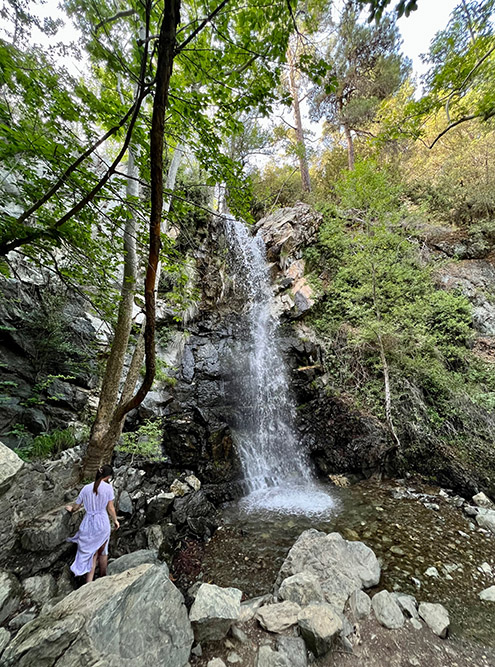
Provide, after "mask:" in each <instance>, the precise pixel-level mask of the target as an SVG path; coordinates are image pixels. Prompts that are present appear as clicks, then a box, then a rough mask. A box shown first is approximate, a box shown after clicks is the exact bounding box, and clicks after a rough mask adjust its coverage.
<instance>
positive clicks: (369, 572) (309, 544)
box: [277, 529, 380, 612]
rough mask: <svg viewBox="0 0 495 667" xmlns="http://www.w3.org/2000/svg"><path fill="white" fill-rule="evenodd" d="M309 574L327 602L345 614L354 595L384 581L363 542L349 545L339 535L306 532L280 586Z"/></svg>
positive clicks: (282, 574)
mask: <svg viewBox="0 0 495 667" xmlns="http://www.w3.org/2000/svg"><path fill="white" fill-rule="evenodd" d="M300 572H307V573H309V574H312V575H314V576H315V577H316V578H317V579H318V581H319V582H320V585H321V588H322V590H323V594H324V597H325V600H326V601H327V602H329V603H330V604H331V605H332V606H333V607H334V609H335V610H336V611H339V612H342V611H343V610H344V606H345V604H346V602H347V600H348V599H349V597H350V595H351V594H352V593H353V592H354V591H355V590H356V589H361V588H363V587H365V588H369V587H371V586H375V585H376V584H377V583H378V582H379V580H380V564H379V562H378V559H377V558H376V556H375V554H374V553H373V551H372V550H371V549H370V548H369V547H367V546H366V545H365V544H363V543H362V542H357V541H347V540H344V538H343V537H342V536H341V535H340V534H339V533H330V534H328V535H327V534H326V533H322V532H319V531H317V530H314V529H311V530H306V531H305V532H304V533H302V534H301V535H300V536H299V538H298V539H297V541H296V542H295V544H294V546H293V547H292V548H291V550H290V551H289V553H288V555H287V558H286V559H285V561H284V563H283V564H282V567H281V569H280V572H279V575H278V578H277V584H278V585H280V584H281V582H282V581H283V580H284V579H286V578H287V577H290V576H292V575H294V574H297V573H300Z"/></svg>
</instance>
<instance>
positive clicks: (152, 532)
mask: <svg viewBox="0 0 495 667" xmlns="http://www.w3.org/2000/svg"><path fill="white" fill-rule="evenodd" d="M145 533H146V541H147V542H148V549H150V550H152V551H157V552H159V551H160V547H161V546H162V544H163V530H162V527H161V526H158V525H154V526H148V527H147V528H146V529H145Z"/></svg>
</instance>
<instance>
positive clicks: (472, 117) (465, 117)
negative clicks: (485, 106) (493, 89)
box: [428, 109, 495, 149]
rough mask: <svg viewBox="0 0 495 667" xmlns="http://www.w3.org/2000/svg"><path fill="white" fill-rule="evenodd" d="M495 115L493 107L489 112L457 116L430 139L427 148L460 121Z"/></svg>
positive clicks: (485, 118) (486, 118) (487, 117)
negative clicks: (456, 118) (457, 118)
mask: <svg viewBox="0 0 495 667" xmlns="http://www.w3.org/2000/svg"><path fill="white" fill-rule="evenodd" d="M493 116H495V109H492V111H490V112H489V113H487V114H486V113H475V114H472V115H471V116H463V117H462V118H459V120H456V121H454V122H453V123H450V125H448V126H447V127H446V128H445V130H442V132H440V134H438V135H437V136H436V137H435V139H434V140H433V141H432V143H431V144H429V146H428V148H430V149H431V148H433V146H434V145H435V144H436V143H437V141H438V140H439V139H441V138H442V137H443V136H444V135H445V134H447V132H449V131H450V130H452V129H453V128H454V127H456V126H457V125H460V124H461V123H466V122H467V121H468V120H474V119H475V118H483V120H488V119H489V118H492V117H493Z"/></svg>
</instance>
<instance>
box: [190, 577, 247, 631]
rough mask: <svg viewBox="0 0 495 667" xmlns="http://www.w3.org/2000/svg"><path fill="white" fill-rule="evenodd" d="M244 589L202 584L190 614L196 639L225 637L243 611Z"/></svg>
mask: <svg viewBox="0 0 495 667" xmlns="http://www.w3.org/2000/svg"><path fill="white" fill-rule="evenodd" d="M241 597H242V591H240V590H238V589H237V588H220V587H219V586H214V585H212V584H202V585H201V586H200V588H199V590H198V593H197V595H196V598H195V600H194V603H193V606H192V607H191V611H190V614H189V618H190V621H191V623H192V625H193V628H194V636H195V638H196V641H198V642H202V641H212V640H218V639H223V638H224V637H225V635H226V634H227V633H228V631H229V630H230V627H231V625H232V624H233V623H234V622H235V621H236V620H237V618H238V617H239V614H240V611H241Z"/></svg>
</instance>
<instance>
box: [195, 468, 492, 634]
mask: <svg viewBox="0 0 495 667" xmlns="http://www.w3.org/2000/svg"><path fill="white" fill-rule="evenodd" d="M409 486H412V483H411V482H410V481H407V482H406V483H403V484H397V483H396V482H393V481H389V482H378V481H374V480H367V481H364V482H360V483H358V484H354V485H352V486H351V487H349V488H337V487H335V486H331V485H327V486H326V487H325V485H321V486H318V489H319V490H320V491H322V492H325V491H326V492H327V498H329V499H331V501H332V503H333V504H330V505H329V507H328V509H327V510H326V511H322V512H320V513H315V514H312V515H305V514H303V513H301V503H300V502H297V500H293V501H291V499H290V497H289V498H287V497H286V495H285V491H284V493H282V494H280V496H277V492H276V490H274V491H273V496H272V497H271V498H270V497H266V496H265V497H263V494H260V495H259V496H257V495H256V494H254V495H252V496H247V497H245V498H243V499H241V500H240V501H238V502H232V503H228V504H227V505H225V506H224V508H223V519H222V525H221V527H220V528H219V529H218V530H217V532H216V533H215V535H214V536H213V538H212V539H211V540H210V541H209V542H208V544H207V545H206V547H205V554H204V558H203V562H202V567H201V576H200V580H202V581H208V582H209V583H214V584H217V585H218V586H223V587H228V586H234V587H236V588H239V589H241V590H242V591H243V593H244V596H245V597H246V598H252V597H256V596H258V595H263V594H266V593H270V592H272V590H273V584H274V582H275V580H276V578H277V574H278V571H279V569H280V567H281V565H282V563H283V561H284V559H285V557H286V555H287V553H288V551H289V549H290V548H291V546H292V545H293V544H294V542H295V541H296V540H297V538H298V537H299V535H300V534H301V533H302V532H303V531H304V530H308V529H309V528H313V529H317V530H321V531H323V532H325V533H330V532H332V531H337V532H339V533H341V534H342V535H343V537H344V538H345V539H347V540H361V541H363V542H364V543H365V544H367V545H368V546H369V547H370V548H371V549H373V551H374V552H375V553H376V555H377V556H378V558H379V560H380V562H381V566H382V576H381V581H380V584H379V586H378V587H376V589H375V590H372V591H371V592H370V591H369V592H370V594H371V595H373V594H374V593H375V592H376V591H378V590H381V589H384V588H386V589H387V590H389V591H395V590H400V591H402V592H405V593H409V594H411V595H414V596H415V597H416V598H417V600H418V601H424V602H440V603H441V604H443V605H445V607H446V608H447V609H448V610H449V613H450V617H451V622H452V625H451V631H452V633H453V634H454V635H456V636H458V637H464V638H467V639H474V640H477V641H481V642H483V643H486V644H488V645H495V633H494V632H493V628H494V627H495V604H493V603H488V602H482V601H481V600H480V599H479V598H478V593H479V592H480V591H481V590H483V589H484V588H487V587H488V586H490V585H493V583H494V577H495V551H494V544H495V538H494V537H493V536H490V535H487V534H485V533H482V532H480V531H479V530H478V529H477V528H476V527H475V528H473V527H472V526H470V521H469V518H467V517H465V516H464V515H463V513H462V511H461V510H460V509H458V508H456V507H455V506H453V504H452V503H449V502H448V501H446V500H445V499H444V498H442V497H441V496H438V495H436V496H435V503H436V504H437V505H438V506H439V509H438V510H435V509H431V508H429V507H427V506H425V505H424V504H423V502H422V501H421V500H418V499H414V498H398V497H397V492H398V491H404V490H405V489H407V488H408V487H409ZM415 488H416V490H417V491H418V492H421V493H427V494H428V493H430V494H438V488H437V489H435V488H432V487H426V486H425V485H422V484H420V483H417V484H416V485H415ZM296 499H297V494H296ZM257 503H258V504H257ZM270 503H272V506H273V509H271V508H270ZM427 504H428V503H427ZM294 508H296V509H295V511H294ZM483 562H488V563H490V564H491V565H492V568H493V573H494V574H492V575H489V574H484V573H483V572H481V571H480V566H481V564H482V563H483ZM432 566H434V567H436V568H437V570H438V571H439V574H440V576H439V577H438V578H436V577H429V576H427V575H425V572H426V570H427V569H428V568H429V567H432ZM454 566H455V569H452V568H454ZM447 574H448V576H447ZM415 580H416V582H419V586H418V584H417V583H415Z"/></svg>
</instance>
